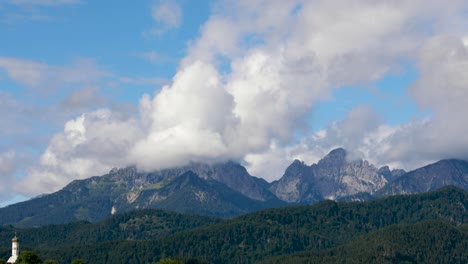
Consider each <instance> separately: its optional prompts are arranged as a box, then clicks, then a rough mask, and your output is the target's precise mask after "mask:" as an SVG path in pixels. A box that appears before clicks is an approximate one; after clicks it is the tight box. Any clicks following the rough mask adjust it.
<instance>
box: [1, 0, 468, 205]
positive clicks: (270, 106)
mask: <svg viewBox="0 0 468 264" xmlns="http://www.w3.org/2000/svg"><path fill="white" fill-rule="evenodd" d="M351 2H352V3H351ZM466 10H467V4H465V3H463V1H461V2H458V1H454V2H453V3H444V2H443V1H434V2H433V3H430V4H426V3H425V2H424V1H414V2H412V3H405V1H396V2H392V1H381V2H379V3H369V2H367V1H360V0H355V1H354V0H353V1H321V0H316V1H301V0H291V1H261V0H258V1H230V0H222V1H215V0H212V1H189V0H154V1H112V2H111V1H87V0H4V1H1V2H0V36H1V37H0V39H1V41H0V117H1V119H2V123H3V128H2V130H1V131H0V174H1V175H0V185H2V186H12V187H11V188H7V187H0V205H5V204H9V203H11V202H13V201H18V200H21V199H25V198H27V197H32V196H34V195H38V194H41V193H45V192H51V191H55V190H58V189H60V188H61V187H63V186H64V185H65V184H67V183H68V182H70V181H71V180H74V179H82V178H86V177H89V176H92V175H101V174H103V173H105V172H106V171H108V170H110V169H111V168H112V167H124V166H128V165H137V167H139V168H140V169H142V170H154V169H160V168H164V167H170V166H178V165H183V164H185V163H187V162H191V161H210V162H212V161H213V162H216V161H222V160H227V159H234V160H238V161H240V162H241V163H243V164H245V165H246V166H247V168H248V169H249V171H250V172H251V173H252V174H254V175H257V176H260V177H263V178H265V179H267V180H274V179H277V178H278V177H280V176H281V174H282V171H284V168H285V167H286V166H287V165H288V164H289V163H290V162H291V161H292V160H294V159H296V158H298V159H301V160H304V161H305V162H307V163H313V162H316V161H317V160H318V159H319V158H320V157H321V156H323V155H324V154H326V153H327V152H328V151H330V150H331V149H332V148H334V147H345V148H347V149H348V151H350V152H353V153H354V154H355V156H358V157H360V158H364V159H368V160H370V161H371V162H373V163H375V164H376V166H378V165H385V164H389V165H390V166H392V167H402V168H405V169H412V168H415V167H417V166H420V165H423V164H427V163H428V162H431V161H435V160H437V159H441V158H448V157H456V158H467V157H468V151H466V149H468V148H467V147H468V142H467V140H465V139H463V138H460V137H462V136H459V135H460V133H461V132H462V131H466V128H467V127H465V126H464V125H462V124H461V123H466V122H463V121H464V116H463V115H462V114H460V112H463V111H464V110H468V109H465V106H464V105H465V102H466V100H467V99H468V96H467V93H468V92H467V89H468V88H467V86H466V84H467V82H466V80H465V79H466V78H463V72H464V67H466V66H465V65H467V64H466V62H467V61H468V59H467V58H468V55H467V54H468V51H467V50H466V43H467V40H468V38H467V36H468V30H467V23H466V22H465V21H467V19H466V17H465V15H466ZM162 87H165V88H164V89H163V88H162ZM448 101H450V103H447V102H448ZM457 136H458V139H457ZM427 142H432V144H425V143H427Z"/></svg>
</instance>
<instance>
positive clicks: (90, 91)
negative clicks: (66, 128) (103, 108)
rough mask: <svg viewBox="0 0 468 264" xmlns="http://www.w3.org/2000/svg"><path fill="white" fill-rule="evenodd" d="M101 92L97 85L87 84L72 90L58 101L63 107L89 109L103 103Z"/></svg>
mask: <svg viewBox="0 0 468 264" xmlns="http://www.w3.org/2000/svg"><path fill="white" fill-rule="evenodd" d="M104 101H105V99H104V96H103V94H102V93H101V92H100V89H99V87H97V86H88V87H84V88H81V89H78V90H75V91H73V92H72V93H71V94H69V95H68V96H67V97H66V98H65V99H63V100H62V102H60V106H61V108H63V109H89V108H91V107H95V106H97V105H101V104H103V103H104Z"/></svg>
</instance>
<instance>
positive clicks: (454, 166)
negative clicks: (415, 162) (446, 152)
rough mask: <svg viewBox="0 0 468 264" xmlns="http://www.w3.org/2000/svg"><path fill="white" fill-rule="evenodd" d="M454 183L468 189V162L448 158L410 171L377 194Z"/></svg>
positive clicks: (430, 187)
mask: <svg viewBox="0 0 468 264" xmlns="http://www.w3.org/2000/svg"><path fill="white" fill-rule="evenodd" d="M447 185H453V186H456V187H459V188H463V189H465V190H468V162H467V161H464V160H456V159H448V160H441V161H438V162H436V163H433V164H430V165H427V166H424V167H422V168H419V169H416V170H413V171H410V172H408V173H406V174H404V175H403V176H401V177H399V178H397V179H396V180H395V181H393V182H391V183H389V184H388V185H386V186H385V187H384V188H382V189H381V190H380V191H379V192H378V193H377V196H388V195H395V194H412V193H421V192H427V191H431V190H435V189H439V188H441V187H443V186H447Z"/></svg>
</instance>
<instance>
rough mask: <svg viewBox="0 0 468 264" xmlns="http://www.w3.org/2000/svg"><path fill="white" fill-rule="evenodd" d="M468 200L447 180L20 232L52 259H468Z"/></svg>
mask: <svg viewBox="0 0 468 264" xmlns="http://www.w3.org/2000/svg"><path fill="white" fill-rule="evenodd" d="M466 208H468V196H467V192H466V191H463V190H460V189H457V188H453V187H446V188H442V189H440V190H438V191H435V192H430V193H426V194H420V195H408V196H395V197H389V198H385V199H381V200H376V201H372V202H359V203H356V202H354V203H336V202H333V201H324V202H321V203H318V204H315V205H312V206H294V207H284V208H277V209H267V210H263V211H259V212H256V213H251V214H247V215H244V216H241V217H238V218H235V219H231V220H221V219H214V218H209V217H199V216H186V215H180V214H176V213H168V212H164V211H160V210H154V211H152V210H145V211H139V212H133V213H128V214H123V215H118V216H114V217H112V218H111V219H108V220H105V221H102V222H100V223H97V224H90V223H86V222H81V223H74V224H68V225H61V226H48V227H42V228H37V229H25V230H19V235H20V238H21V239H22V243H24V246H25V247H28V246H29V247H31V246H35V248H36V249H37V250H39V253H40V255H41V256H42V257H43V258H50V259H57V260H59V261H60V263H71V262H72V261H73V260H74V259H77V258H80V259H83V260H84V261H85V262H86V263H113V264H115V263H126V264H133V263H135V264H136V263H154V262H158V261H160V260H161V259H165V258H170V259H177V260H178V259H180V260H182V261H184V263H204V262H202V261H208V262H209V263H254V262H258V261H265V263H269V262H277V263H279V262H286V263H288V261H289V263H295V262H294V261H292V260H297V261H298V263H301V261H306V260H307V259H309V258H313V259H316V260H317V261H313V262H312V263H321V262H324V263H340V262H342V261H343V260H344V259H346V258H348V257H350V258H348V259H347V260H348V261H344V262H346V263H348V262H350V261H349V260H350V259H352V260H355V262H356V263H400V262H405V261H406V262H408V261H409V262H417V263H463V261H464V260H466V254H465V253H464V252H466V251H467V250H466V248H467V242H466V239H467V233H466V232H467V227H466V226H467V223H468V212H467V210H466ZM0 231H1V232H0V235H1V236H3V235H4V233H9V234H8V235H7V236H5V241H7V240H8V241H9V240H10V239H11V235H12V233H11V232H13V229H12V228H11V227H4V228H2V230H0ZM28 236H31V237H34V239H31V238H28ZM41 237H42V238H41ZM57 241H60V242H57ZM8 243H9V242H8ZM428 249H429V250H430V251H431V252H426V251H427V250H428ZM298 252H300V253H298ZM5 254H7V253H5ZM2 256H4V255H0V257H2ZM275 256H276V257H275ZM280 256H287V257H284V258H281V257H280ZM192 257H196V259H192V260H190V258H192ZM271 257H273V258H271ZM189 261H192V262H189ZM306 263H307V261H306Z"/></svg>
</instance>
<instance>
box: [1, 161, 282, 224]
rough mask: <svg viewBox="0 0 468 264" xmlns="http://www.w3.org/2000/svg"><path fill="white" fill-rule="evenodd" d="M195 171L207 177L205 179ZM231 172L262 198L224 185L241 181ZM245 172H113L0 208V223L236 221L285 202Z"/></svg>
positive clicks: (222, 168)
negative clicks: (174, 217) (186, 215)
mask: <svg viewBox="0 0 468 264" xmlns="http://www.w3.org/2000/svg"><path fill="white" fill-rule="evenodd" d="M190 168H194V169H195V170H198V171H199V172H200V173H203V175H204V179H202V178H200V177H199V176H198V174H195V173H194V172H193V171H191V170H189V169H190ZM229 168H233V169H232V170H233V171H234V172H233V171H231V172H230V173H231V174H232V173H234V174H235V173H236V172H238V171H240V172H241V174H240V176H239V177H237V178H238V180H233V181H232V182H231V185H234V183H233V182H235V181H242V182H247V183H246V184H243V185H240V186H238V188H237V189H242V188H244V187H245V188H244V189H243V190H244V193H245V192H249V193H251V196H255V195H257V194H258V195H257V196H258V198H259V199H252V198H250V197H248V196H245V195H243V194H242V193H240V192H238V191H236V190H234V189H232V188H230V187H228V186H226V185H225V184H224V183H223V182H222V181H227V179H228V178H229V177H233V178H235V177H236V176H233V175H228V173H229V171H230V169H229ZM242 168H243V167H242V166H240V165H235V164H234V163H232V162H231V163H225V164H220V165H215V166H211V165H192V166H187V167H184V168H182V167H181V168H175V169H168V170H161V171H156V172H151V173H145V172H138V171H137V170H136V168H134V167H129V168H124V169H113V170H112V171H110V172H109V173H108V174H106V175H103V176H95V177H91V178H89V179H85V180H77V181H73V182H72V183H70V184H69V185H67V186H66V187H65V188H63V189H62V190H60V191H58V192H55V193H52V194H49V195H43V196H41V197H38V198H35V199H32V200H29V201H25V202H21V203H17V204H13V205H10V206H7V207H5V208H0V225H3V224H13V225H15V226H19V227H28V226H40V225H47V224H60V223H66V222H71V221H77V220H85V221H90V222H96V221H99V220H101V219H104V218H107V217H110V216H111V215H113V214H115V213H118V212H126V211H130V210H134V209H143V208H165V209H170V210H175V211H179V212H190V213H201V214H206V215H213V216H223V217H231V216H235V215H239V214H242V213H246V212H251V211H254V210H258V209H261V208H266V207H273V206H280V205H283V204H284V203H283V202H281V201H280V200H279V199H277V198H276V197H275V196H274V195H273V194H272V193H271V192H270V191H268V190H267V189H266V188H265V186H264V185H262V184H261V181H260V180H258V179H256V178H254V177H251V176H250V175H248V174H246V173H247V172H246V170H245V168H244V169H242ZM225 174H226V175H228V176H223V175H225ZM244 178H248V179H249V180H248V181H247V180H245V179H244ZM216 179H220V181H217V180H216ZM243 179H244V180H243ZM252 186H253V187H252ZM248 187H249V188H250V187H251V188H250V189H249V188H248ZM257 196H256V197H257Z"/></svg>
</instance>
